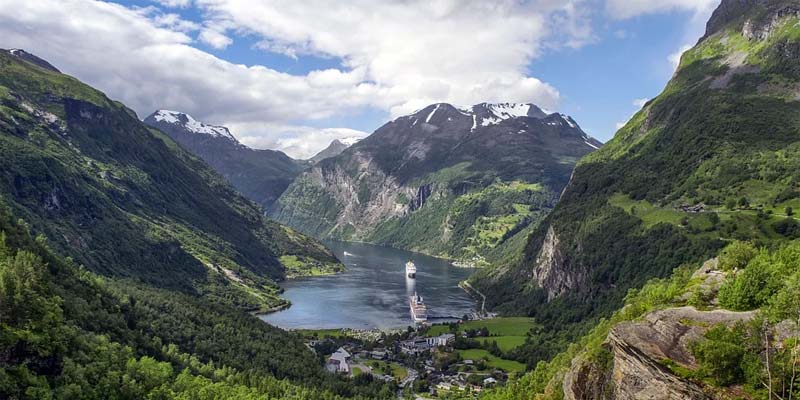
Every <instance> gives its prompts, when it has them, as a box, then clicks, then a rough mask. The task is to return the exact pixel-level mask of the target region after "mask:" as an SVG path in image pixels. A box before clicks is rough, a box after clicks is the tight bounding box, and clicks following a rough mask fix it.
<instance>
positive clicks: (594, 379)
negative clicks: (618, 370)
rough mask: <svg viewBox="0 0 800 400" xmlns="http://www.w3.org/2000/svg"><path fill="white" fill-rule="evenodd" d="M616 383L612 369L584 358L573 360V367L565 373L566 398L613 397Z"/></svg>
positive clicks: (604, 399)
mask: <svg viewBox="0 0 800 400" xmlns="http://www.w3.org/2000/svg"><path fill="white" fill-rule="evenodd" d="M613 385H614V383H613V381H612V380H611V376H610V371H609V370H608V369H607V368H603V366H601V365H597V364H595V363H592V362H590V361H588V360H586V359H584V358H576V359H574V360H572V367H571V368H570V370H569V371H568V372H567V373H566V375H564V384H563V389H564V399H566V400H606V399H611V398H612V397H611V396H612V394H613V387H614V386H613Z"/></svg>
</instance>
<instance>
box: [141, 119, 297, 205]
mask: <svg viewBox="0 0 800 400" xmlns="http://www.w3.org/2000/svg"><path fill="white" fill-rule="evenodd" d="M144 123H146V124H148V125H150V126H152V127H154V128H157V129H159V130H161V131H162V132H164V133H166V134H168V135H169V136H170V137H171V138H172V139H173V140H175V141H176V142H178V143H179V144H180V145H181V146H183V147H184V148H186V149H187V150H189V151H190V152H192V153H194V154H195V155H197V156H198V157H200V158H201V159H203V161H205V162H206V163H208V164H209V165H210V166H211V167H212V168H214V169H215V170H216V171H217V172H219V173H220V175H222V176H224V177H225V179H227V180H228V182H230V183H231V184H232V185H233V186H234V187H235V188H236V190H238V191H239V192H240V193H242V194H244V195H245V196H246V197H247V198H249V199H250V200H253V201H255V202H257V203H259V204H261V206H262V207H264V208H265V209H267V210H268V209H270V208H271V207H272V205H273V204H274V203H275V200H277V198H278V196H280V195H281V193H283V191H284V190H286V187H288V186H289V184H290V183H291V182H292V180H294V178H295V177H296V176H297V175H299V174H300V173H301V172H302V171H303V170H304V169H305V168H306V167H307V163H306V162H303V161H298V160H293V159H292V158H290V157H289V156H287V155H286V154H284V153H283V152H280V151H275V150H256V149H251V148H249V147H247V146H245V145H243V144H241V143H239V141H238V140H236V138H235V137H234V136H233V135H232V134H231V133H230V131H229V130H228V128H226V127H224V126H214V125H209V124H205V123H203V122H200V121H197V120H195V119H194V118H192V116H191V115H188V114H186V113H182V112H178V111H169V110H158V111H156V112H154V113H153V114H151V115H150V116H148V117H147V118H145V119H144Z"/></svg>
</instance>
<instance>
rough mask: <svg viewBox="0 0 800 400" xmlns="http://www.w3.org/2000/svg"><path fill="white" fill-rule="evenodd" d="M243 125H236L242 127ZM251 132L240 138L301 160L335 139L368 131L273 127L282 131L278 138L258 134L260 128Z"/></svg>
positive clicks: (251, 145) (361, 134)
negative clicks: (279, 150) (278, 150)
mask: <svg viewBox="0 0 800 400" xmlns="http://www.w3.org/2000/svg"><path fill="white" fill-rule="evenodd" d="M240 128H241V127H238V126H237V127H236V129H240ZM247 130H248V131H249V132H253V133H256V134H251V135H249V136H242V137H241V138H239V140H240V141H241V142H242V143H244V144H246V145H248V146H250V147H255V148H273V149H281V151H283V152H284V153H286V154H288V155H289V156H291V157H293V158H297V159H301V160H306V159H309V158H311V157H313V156H314V155H315V154H317V153H318V152H319V151H320V150H322V149H324V148H325V147H328V145H329V144H330V143H331V142H332V141H333V140H334V139H344V138H350V137H359V138H364V137H367V136H368V135H369V134H368V133H367V132H363V131H359V130H355V129H348V128H323V129H319V128H312V127H306V126H288V127H272V128H271V130H272V132H280V134H279V135H280V136H279V137H277V138H270V137H268V136H266V135H258V134H257V133H258V131H259V130H258V128H254V127H250V128H249V129H247Z"/></svg>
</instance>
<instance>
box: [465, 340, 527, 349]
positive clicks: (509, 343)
mask: <svg viewBox="0 0 800 400" xmlns="http://www.w3.org/2000/svg"><path fill="white" fill-rule="evenodd" d="M526 338H527V337H526V336H489V337H482V338H476V339H477V340H478V341H479V342H481V343H483V344H486V343H491V342H493V341H495V342H497V347H500V350H503V351H509V350H511V349H514V348H517V347H519V346H521V345H523V344H525V339H526Z"/></svg>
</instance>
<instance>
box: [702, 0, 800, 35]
mask: <svg viewBox="0 0 800 400" xmlns="http://www.w3.org/2000/svg"><path fill="white" fill-rule="evenodd" d="M754 11H757V12H754ZM744 15H756V16H757V17H755V18H743V16H744ZM798 15H800V4H798V3H797V2H796V1H793V0H723V1H722V3H721V4H720V6H719V7H718V8H717V9H716V11H714V14H713V15H712V16H711V19H710V20H709V21H708V24H707V26H706V34H705V36H704V37H703V39H705V38H706V37H708V36H711V35H713V34H715V33H717V32H719V31H721V30H723V29H725V28H726V27H727V26H729V25H730V24H734V23H738V24H740V25H739V26H737V28H741V30H742V34H743V35H744V37H746V38H748V39H750V40H753V39H758V40H763V39H765V38H767V37H768V36H769V34H770V33H771V32H772V29H773V28H774V27H775V26H776V25H777V23H778V21H780V20H781V19H783V18H784V17H787V16H798ZM703 39H700V40H701V41H702V40H703Z"/></svg>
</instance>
